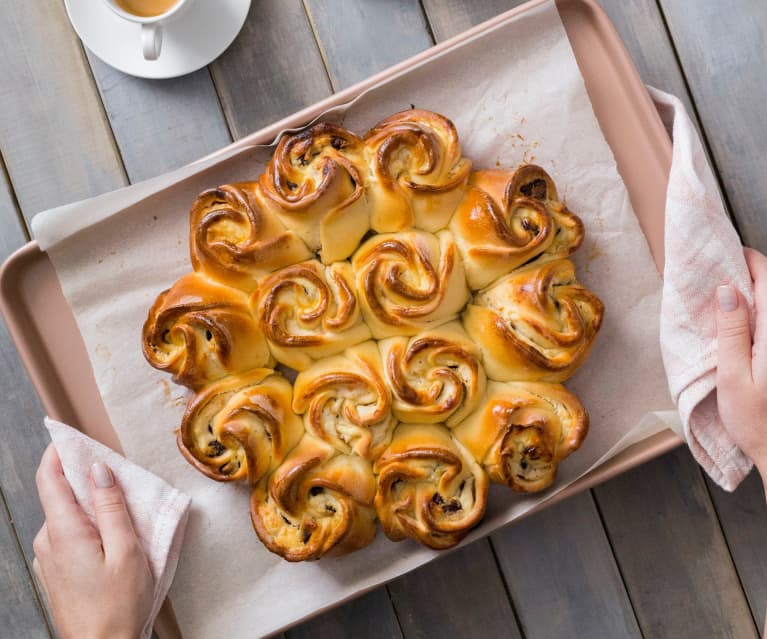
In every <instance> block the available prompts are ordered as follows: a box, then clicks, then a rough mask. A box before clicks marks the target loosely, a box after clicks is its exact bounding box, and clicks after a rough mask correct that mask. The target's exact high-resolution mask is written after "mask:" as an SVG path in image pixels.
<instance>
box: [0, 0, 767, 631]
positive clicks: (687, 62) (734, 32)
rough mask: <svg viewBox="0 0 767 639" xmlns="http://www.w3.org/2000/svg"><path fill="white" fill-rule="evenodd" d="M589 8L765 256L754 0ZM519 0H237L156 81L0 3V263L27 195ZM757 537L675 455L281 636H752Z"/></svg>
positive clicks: (52, 5) (252, 126)
mask: <svg viewBox="0 0 767 639" xmlns="http://www.w3.org/2000/svg"><path fill="white" fill-rule="evenodd" d="M206 1H212V0H206ZM601 1H602V4H603V6H604V8H605V9H606V10H607V11H608V13H609V14H610V16H611V17H612V19H613V20H614V22H615V24H616V25H617V27H618V30H619V31H620V33H621V35H622V36H623V38H624V40H625V42H626V45H627V47H628V49H629V51H630V53H631V55H632V56H633V58H634V60H635V62H636V64H637V66H638V67H639V70H640V73H641V74H642V77H643V78H644V79H645V81H647V82H648V83H650V84H653V85H655V86H657V87H659V88H662V89H665V90H667V91H671V92H673V93H675V94H676V95H678V96H680V97H681V98H682V99H683V101H684V102H685V103H686V104H687V106H688V107H689V108H690V110H691V112H692V113H693V114H694V115H695V117H696V119H697V121H698V124H699V126H700V130H701V132H702V133H703V135H704V140H705V141H706V143H707V146H708V151H709V153H710V156H711V160H712V162H713V164H714V166H715V169H716V171H717V175H718V177H719V180H720V185H721V187H722V190H723V192H724V194H725V199H726V202H727V204H728V207H729V209H730V211H731V213H732V215H733V216H734V219H735V220H736V223H737V226H738V228H739V230H740V232H741V234H742V237H743V239H744V241H745V242H746V243H747V244H750V245H752V246H755V247H757V248H760V249H761V250H763V251H765V250H767V224H765V222H767V178H766V176H767V125H765V121H764V105H765V104H767V69H766V67H767V53H766V52H765V42H767V3H765V2H764V0H730V2H721V0H657V1H656V0H601ZM517 4H521V2H518V1H515V0H470V1H467V2H461V1H460V0H421V2H419V1H418V0H304V1H303V2H302V1H301V0H253V6H252V9H251V12H250V15H249V17H248V20H247V22H246V25H245V28H244V29H243V31H242V33H241V34H240V36H239V37H238V39H237V40H236V42H235V43H234V45H233V46H232V47H231V48H230V49H229V50H228V51H227V52H226V53H225V54H224V55H223V56H222V57H221V58H220V59H218V60H217V61H216V62H214V63H213V64H211V65H210V66H209V67H208V68H207V69H203V70H201V71H199V72H197V73H194V74H192V75H190V76H187V77H184V78H180V79H176V80H170V81H161V82H156V81H145V80H140V79H136V78H132V77H128V76H125V75H123V74H121V73H119V72H117V71H115V70H113V69H111V68H110V67H108V66H106V65H105V64H103V63H102V62H100V61H99V60H98V59H96V58H95V57H93V56H92V55H90V54H89V53H88V52H87V51H85V50H84V49H83V47H82V45H81V43H80V41H79V40H78V39H77V37H76V36H75V34H74V32H73V31H72V29H71V28H70V25H69V23H68V22H67V18H66V15H65V12H64V6H63V3H62V2H61V0H50V1H48V2H28V1H27V0H3V2H2V8H0V24H2V25H3V30H4V31H3V36H2V38H0V68H1V69H2V71H0V73H1V74H2V75H1V76H0V152H1V154H2V157H1V158H0V160H1V161H0V164H1V166H2V170H0V225H2V227H1V228H2V232H0V258H4V257H5V256H7V255H8V254H9V253H10V252H11V251H13V250H14V249H15V248H17V247H18V246H20V245H21V244H22V243H24V242H25V241H26V240H27V239H28V237H29V232H28V226H29V220H30V219H31V218H32V216H33V215H34V214H35V213H36V212H38V211H40V210H42V209H46V208H49V207H52V206H55V205H58V204H63V203H65V202H69V201H72V200H78V199H82V198H85V197H89V196H93V195H96V194H98V193H102V192H105V191H108V190H110V189H114V188H117V187H120V186H123V185H125V184H127V183H128V182H134V181H138V180H142V179H144V178H148V177H151V176H154V175H156V174H159V173H162V172H164V171H167V170H169V169H172V168H175V167H178V166H180V165H182V164H184V163H187V162H189V161H191V160H194V159H196V158H198V157H200V156H202V155H205V154H206V153H208V152H210V151H213V150H215V149H217V148H220V147H222V146H225V145H226V144H228V143H229V142H230V141H232V140H233V139H236V138H239V137H241V136H243V135H245V134H247V133H249V132H251V131H254V130H256V129H258V128H260V127H262V126H264V125H266V124H268V123H270V122H272V121H273V120H275V119H277V118H279V117H282V116H285V115H288V114H290V113H292V112H293V111H295V110H297V109H299V108H301V107H303V106H306V105H309V104H311V103H313V102H315V101H316V100H318V99H319V98H322V97H325V96H327V95H328V94H330V93H331V92H333V91H336V90H338V89H340V88H342V87H345V86H348V85H350V84H352V83H354V82H356V81H358V80H361V79H363V78H365V77H366V76H368V75H370V74H371V73H374V72H376V71H378V70H381V69H383V68H385V67H387V66H389V65H391V64H393V63H395V62H397V61H399V60H402V59H404V58H407V57H409V56H410V55H412V54H414V53H416V52H418V51H421V50H423V49H426V48H427V47H429V46H431V45H432V44H434V43H435V42H438V41H440V40H443V39H445V38H447V37H449V36H452V35H454V34H456V33H459V32H460V31H462V30H464V29H466V28H468V27H469V26H471V25H474V24H477V23H479V22H481V21H483V20H485V19H487V18H489V17H492V16H494V15H496V14H498V13H501V12H502V11H504V10H506V9H508V8H511V7H513V6H515V5H517ZM0 356H1V357H2V367H1V368H0V385H1V386H2V390H1V391H0V397H2V398H3V404H2V419H0V437H1V438H2V445H0V488H1V489H2V495H1V496H2V504H0V637H9V638H11V637H13V638H17V637H18V638H21V637H23V638H36V637H49V636H53V632H52V630H51V624H50V622H49V620H48V618H47V616H46V613H45V610H44V607H43V606H42V605H41V603H40V598H39V593H38V590H37V588H36V586H35V584H34V582H33V580H32V579H31V577H30V574H31V571H30V567H31V562H32V557H33V553H32V539H33V537H34V535H35V533H36V531H37V530H38V528H39V527H40V525H41V523H42V514H41V511H40V508H39V506H38V502H37V495H36V490H35V483H34V473H35V469H36V467H37V463H38V460H39V458H40V455H41V453H42V450H43V449H44V447H45V445H46V443H47V439H48V438H47V435H46V434H45V432H44V429H43V427H42V415H43V411H42V408H41V406H40V404H39V401H38V400H37V397H36V395H35V393H34V391H33V390H32V388H31V386H30V384H29V383H28V381H27V379H26V376H25V373H24V371H23V368H22V366H21V365H20V363H19V361H18V359H17V356H16V353H15V350H14V347H13V345H12V344H11V342H10V340H9V338H8V336H7V334H6V333H5V329H4V327H3V326H2V325H0ZM766 537H767V511H766V510H765V505H764V495H763V492H762V488H761V485H760V482H759V480H758V478H757V477H756V476H755V475H752V476H751V477H749V479H748V480H746V482H745V483H744V484H743V485H742V486H741V488H739V489H738V490H737V491H736V492H735V494H733V495H729V494H726V493H724V492H723V491H721V490H719V489H718V488H717V487H715V486H714V485H713V484H712V483H711V482H710V481H708V480H707V479H706V478H704V477H703V475H702V474H701V472H700V470H699V469H698V467H697V466H696V465H695V463H694V462H693V461H692V459H691V457H690V455H689V454H688V453H687V451H686V450H684V449H678V450H676V451H674V452H672V453H669V454H667V455H665V456H663V457H661V458H659V459H657V460H655V461H653V462H651V463H649V464H646V465H644V466H642V467H640V468H637V469H635V470H633V471H631V472H629V473H627V474H625V475H623V476H621V477H618V478H617V479H614V480H613V481H611V482H609V483H607V484H604V485H602V486H600V487H598V488H595V489H593V490H591V491H590V492H587V493H584V494H582V495H580V496H578V497H576V498H574V499H571V500H569V501H566V502H565V503H562V504H560V505H557V506H555V507H552V508H550V509H548V510H546V511H544V512H542V513H540V514H538V515H536V516H534V517H532V518H530V519H528V520H525V521H522V522H520V523H519V524H518V525H515V526H513V527H511V528H508V529H506V530H504V531H502V532H499V533H496V534H494V535H492V536H491V537H490V538H489V539H484V540H481V541H479V542H477V543H475V544H473V545H471V546H469V547H466V548H464V549H462V550H460V551H458V552H457V553H454V554H451V555H449V556H448V557H445V558H444V559H441V560H438V561H435V562H433V563H432V564H430V565H427V566H425V567H423V568H421V569H419V570H416V571H415V572H413V573H411V574H408V575H406V576H404V577H402V578H400V579H397V580H395V581H393V582H392V583H390V584H388V585H386V586H384V587H380V588H378V589H376V590H374V591H372V592H371V593H369V594H367V595H365V596H363V597H361V598H359V599H357V600H355V601H352V602H351V603H348V604H346V605H345V606H342V607H340V608H338V609H336V610H334V611H331V612H329V613H327V614H324V615H322V616H321V617H319V618H317V619H314V620H312V621H310V622H308V623H306V624H304V625H302V626H300V627H298V628H295V629H293V630H291V631H289V632H287V633H286V635H287V636H288V637H291V638H297V637H313V638H315V637H334V638H335V637H342V636H349V637H405V638H416V637H418V638H420V637H474V636H476V637H501V636H502V637H527V638H538V637H557V638H561V637H588V638H592V637H593V638H598V637H609V638H614V637H640V636H644V637H673V638H680V637H694V638H699V637H724V636H728V637H755V636H757V632H761V630H762V624H763V620H764V613H765V601H767V544H765V543H764V540H765V538H766ZM264 614H268V611H266V610H265V611H264Z"/></svg>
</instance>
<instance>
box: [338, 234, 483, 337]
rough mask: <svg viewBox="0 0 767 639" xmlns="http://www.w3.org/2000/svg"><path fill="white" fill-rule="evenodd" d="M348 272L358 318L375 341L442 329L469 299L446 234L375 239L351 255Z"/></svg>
mask: <svg viewBox="0 0 767 639" xmlns="http://www.w3.org/2000/svg"><path fill="white" fill-rule="evenodd" d="M352 269H353V270H354V277H355V282H356V285H357V294H358V297H359V301H360V305H361V308H362V314H363V316H364V318H365V322H366V323H367V325H368V326H369V327H370V331H371V332H372V333H373V337H375V338H376V339H383V338H385V337H392V336H394V335H415V334H416V333H418V332H419V331H421V330H423V329H424V328H428V327H433V326H438V325H439V324H444V323H445V322H447V321H449V320H451V319H453V318H454V317H455V316H456V315H457V313H458V312H459V311H460V310H461V308H463V306H464V304H465V303H466V301H467V300H468V298H469V291H468V289H467V288H466V278H465V276H464V271H463V264H462V263H461V257H460V255H459V254H458V250H457V249H456V247H455V241H454V240H453V236H452V234H451V233H450V232H449V231H440V232H439V233H437V234H436V235H432V234H431V233H426V232H424V231H415V230H413V231H402V232H400V233H391V234H381V235H374V236H373V237H371V238H370V239H369V240H368V241H367V242H365V243H364V244H363V245H362V246H361V247H360V248H359V250H358V251H357V252H356V253H355V254H354V257H353V258H352Z"/></svg>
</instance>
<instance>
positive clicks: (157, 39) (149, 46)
mask: <svg viewBox="0 0 767 639" xmlns="http://www.w3.org/2000/svg"><path fill="white" fill-rule="evenodd" d="M104 2H106V4H107V5H108V6H109V8H110V9H112V11H114V12H115V13H116V14H117V15H118V16H120V17H121V18H123V19H125V20H130V21H131V22H137V23H139V24H140V25H141V52H142V54H143V55H144V59H145V60H157V58H159V57H160V51H161V50H162V25H163V24H164V23H166V22H167V21H168V20H170V19H171V18H173V17H175V16H177V15H178V14H179V13H180V12H181V10H182V9H184V8H185V7H186V6H187V5H189V4H191V2H192V0H176V2H173V3H172V2H170V0H156V1H153V0H104ZM166 7H167V8H166ZM163 9H165V10H164V11H163ZM155 11H161V13H155Z"/></svg>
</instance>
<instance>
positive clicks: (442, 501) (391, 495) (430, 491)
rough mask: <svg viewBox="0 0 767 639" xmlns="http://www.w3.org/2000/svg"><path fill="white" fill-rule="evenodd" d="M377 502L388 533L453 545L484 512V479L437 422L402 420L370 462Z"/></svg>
mask: <svg viewBox="0 0 767 639" xmlns="http://www.w3.org/2000/svg"><path fill="white" fill-rule="evenodd" d="M374 470H375V473H376V474H377V475H378V486H377V489H376V496H375V506H376V512H377V513H378V518H379V519H380V520H381V526H382V528H383V530H384V532H385V533H386V536H387V537H389V539H392V540H393V541H400V540H402V539H405V538H406V537H410V538H411V539H415V540H417V541H419V542H420V543H422V544H424V545H425V546H428V547H429V548H434V549H437V550H440V549H444V548H451V547H452V546H455V545H456V544H457V543H458V542H460V541H461V539H463V538H464V537H465V536H466V535H467V534H468V533H469V531H470V530H471V529H472V528H473V527H474V526H476V525H477V524H478V523H479V521H480V520H481V519H482V516H483V515H484V513H485V506H486V503H487V486H488V479H487V475H486V474H485V471H484V470H482V468H481V467H480V465H479V464H478V463H477V462H476V461H475V460H474V458H473V457H471V455H470V454H469V452H468V451H467V450H466V449H465V448H463V446H461V445H460V444H459V443H458V442H457V441H456V440H454V439H453V438H452V437H451V436H450V431H449V430H448V429H447V428H445V427H444V426H442V425H439V424H418V425H414V424H400V425H399V426H398V427H397V430H396V431H395V432H394V438H393V439H392V443H391V444H390V445H389V447H388V448H387V449H386V450H385V451H384V453H383V454H382V455H381V457H379V458H378V461H376V463H375V467H374Z"/></svg>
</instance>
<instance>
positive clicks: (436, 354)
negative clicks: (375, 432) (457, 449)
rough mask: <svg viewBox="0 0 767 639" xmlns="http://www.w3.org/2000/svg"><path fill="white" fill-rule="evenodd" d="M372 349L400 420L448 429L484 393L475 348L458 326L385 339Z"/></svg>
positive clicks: (458, 420)
mask: <svg viewBox="0 0 767 639" xmlns="http://www.w3.org/2000/svg"><path fill="white" fill-rule="evenodd" d="M378 346H379V348H380V349H381V359H382V360H383V368H384V374H385V375H386V381H387V383H388V385H389V387H390V388H391V389H392V395H393V396H394V404H393V410H394V415H395V416H396V417H397V419H399V420H400V421H403V422H410V423H419V424H436V423H437V422H445V423H446V424H447V426H454V425H455V424H458V423H459V422H460V421H461V420H462V419H463V418H464V417H465V416H466V415H468V414H469V413H470V412H472V411H473V410H474V409H475V408H476V406H477V403H478V402H479V400H480V399H481V398H482V395H484V393H485V383H486V380H485V370H484V369H483V368H482V364H481V363H480V354H479V349H477V347H476V345H475V344H474V342H472V341H471V339H469V336H468V335H467V334H466V332H465V331H464V330H463V328H461V324H460V323H459V322H450V323H448V324H443V325H442V326H439V327H438V328H434V329H428V330H426V331H423V332H422V333H418V335H416V336H415V337H411V338H407V337H390V338H389V339H385V340H382V341H381V342H379V343H378Z"/></svg>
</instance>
